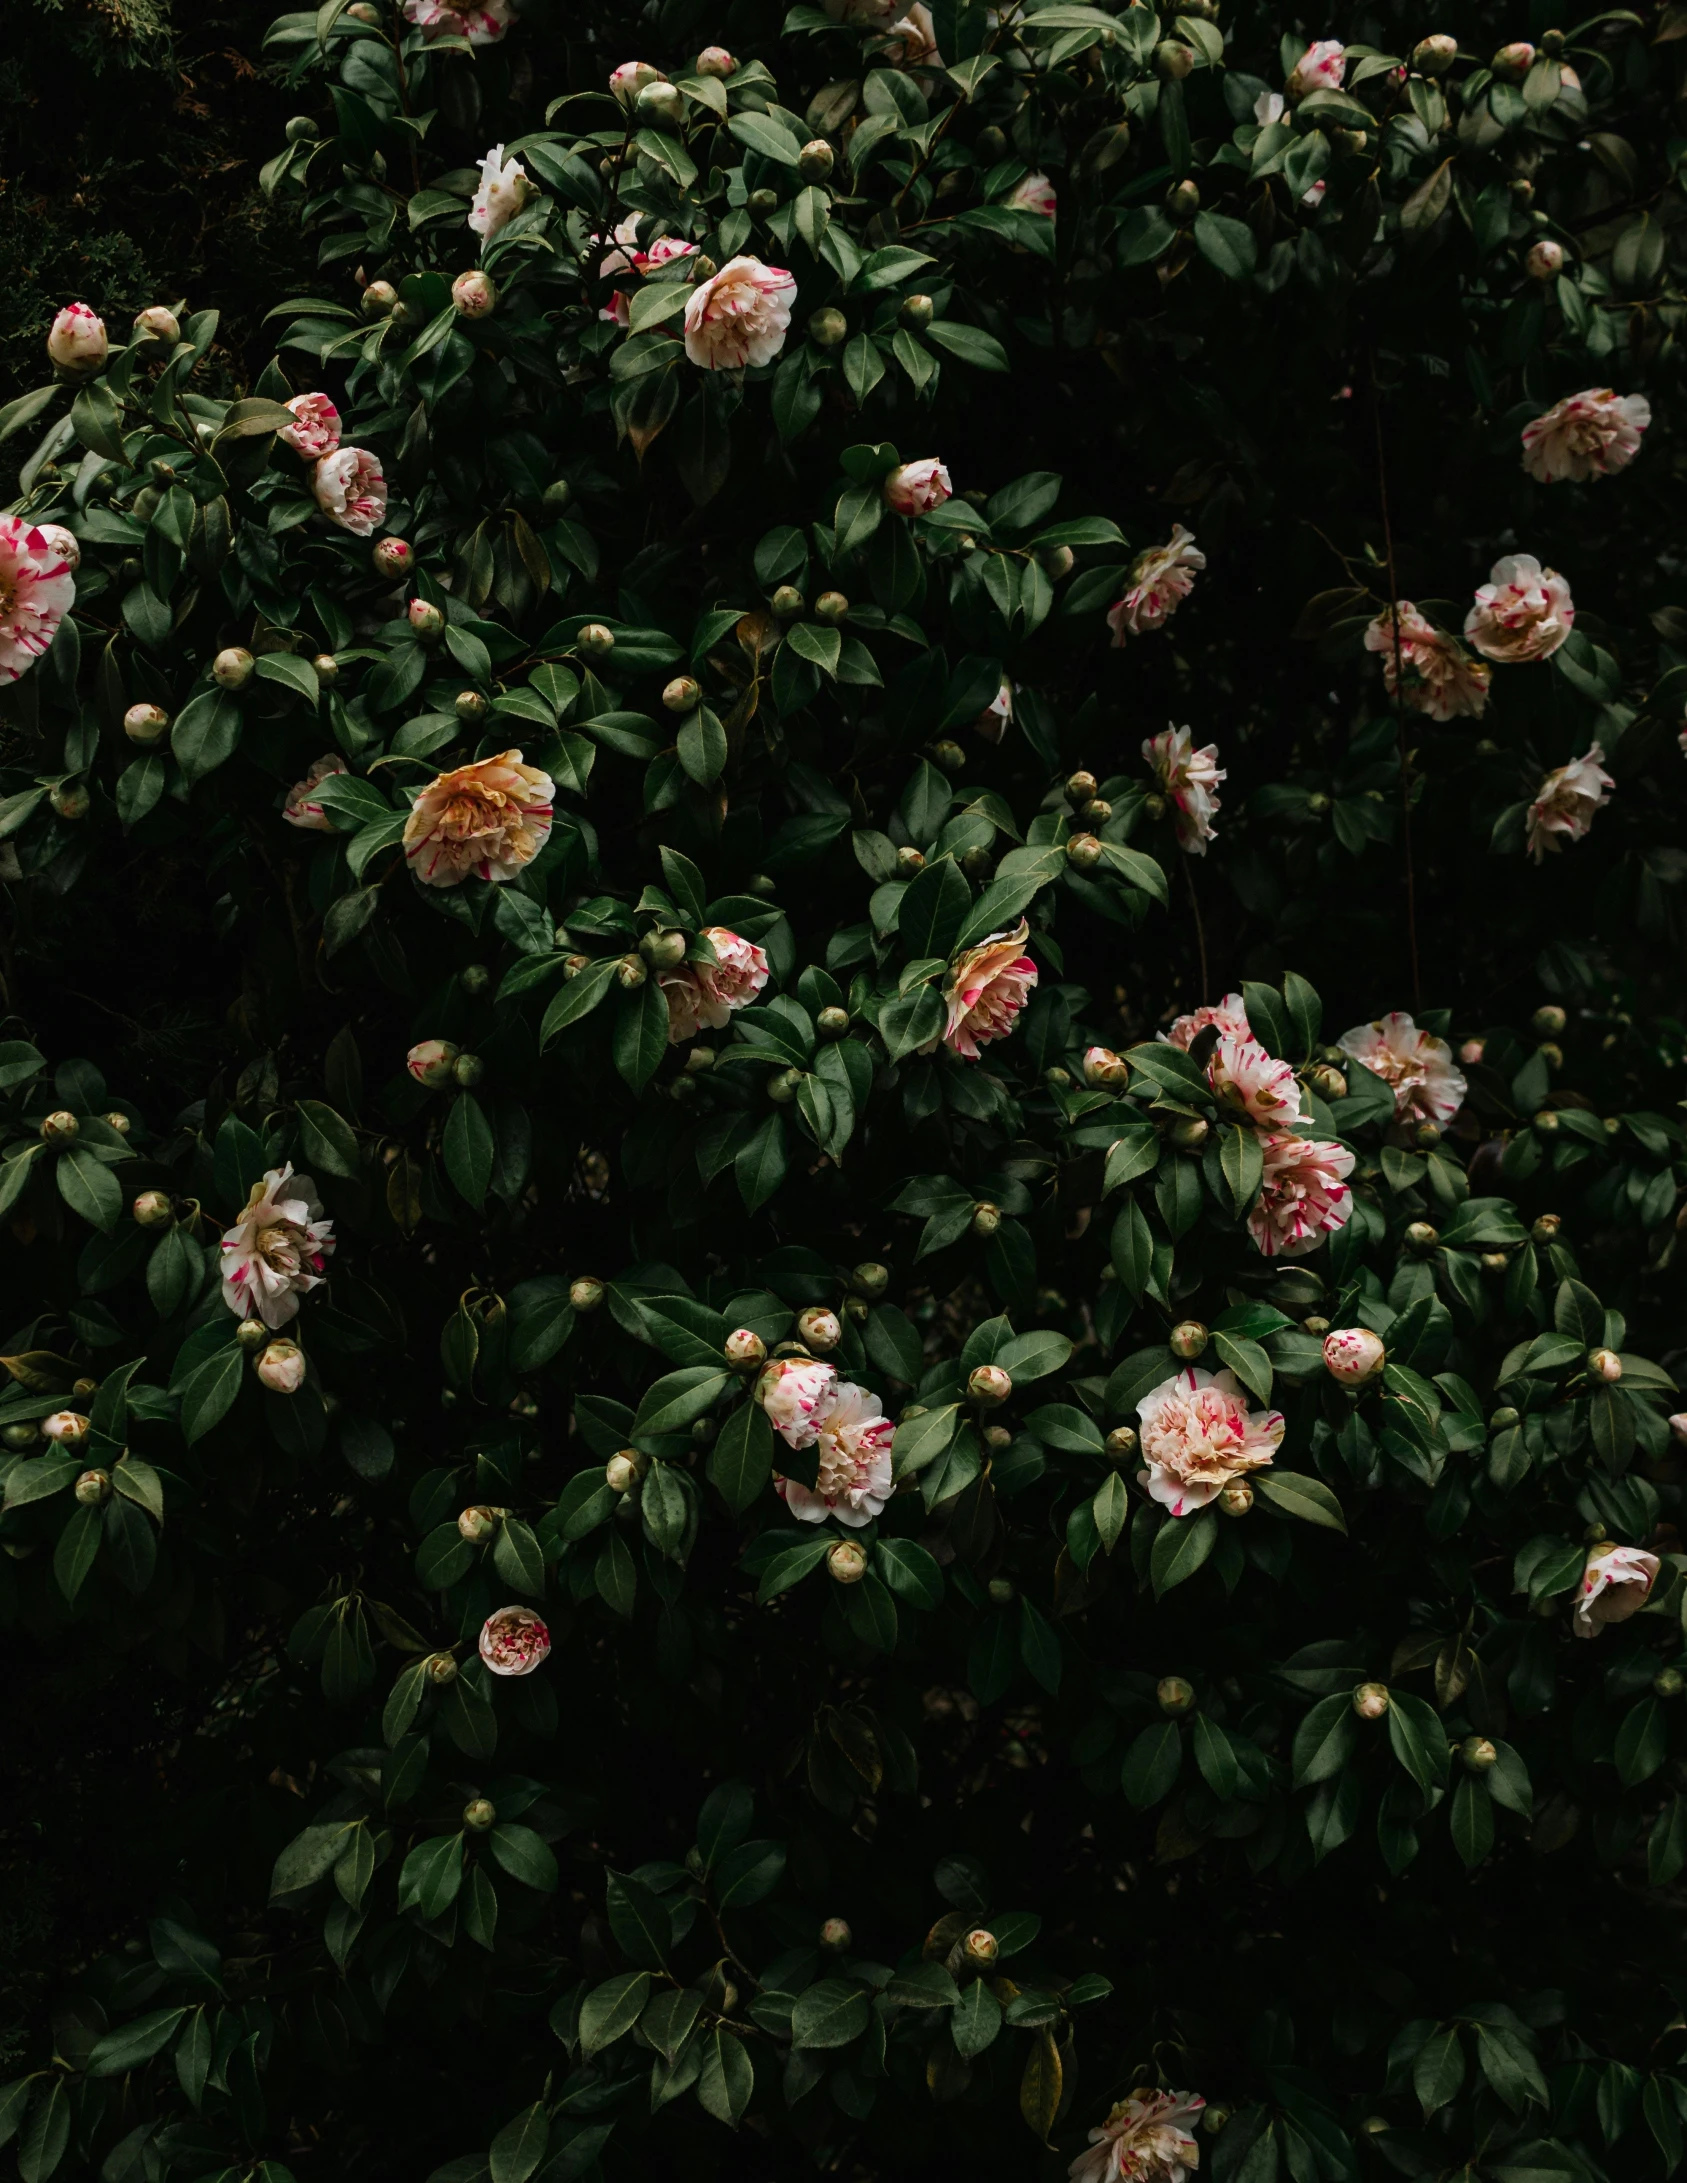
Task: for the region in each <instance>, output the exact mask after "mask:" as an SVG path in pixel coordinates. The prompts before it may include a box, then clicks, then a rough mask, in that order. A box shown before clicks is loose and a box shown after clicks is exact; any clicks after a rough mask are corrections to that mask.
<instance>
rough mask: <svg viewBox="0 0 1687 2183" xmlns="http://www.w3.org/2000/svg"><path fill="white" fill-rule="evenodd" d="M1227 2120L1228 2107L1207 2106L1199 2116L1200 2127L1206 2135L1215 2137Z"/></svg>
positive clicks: (1228, 2115) (1228, 2117)
mask: <svg viewBox="0 0 1687 2183" xmlns="http://www.w3.org/2000/svg"><path fill="white" fill-rule="evenodd" d="M1229 2120H1230V2110H1229V2108H1228V2107H1212V2106H1209V2107H1208V2108H1207V2110H1206V2112H1205V2113H1204V2114H1203V2115H1202V2117H1201V2128H1202V2130H1203V2131H1204V2132H1205V2134H1206V2135H1207V2136H1208V2137H1210V2138H1215V2137H1217V2135H1218V2133H1219V2132H1220V2131H1221V2130H1222V2129H1223V2128H1224V2126H1225V2124H1226V2123H1227V2122H1228V2121H1229Z"/></svg>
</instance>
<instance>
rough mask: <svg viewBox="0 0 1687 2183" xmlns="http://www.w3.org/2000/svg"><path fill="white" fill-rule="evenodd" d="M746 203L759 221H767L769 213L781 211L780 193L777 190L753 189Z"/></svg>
mask: <svg viewBox="0 0 1687 2183" xmlns="http://www.w3.org/2000/svg"><path fill="white" fill-rule="evenodd" d="M746 203H747V204H748V205H749V207H750V210H751V211H752V212H753V213H755V214H756V216H757V218H758V219H765V217H766V216H767V214H768V213H770V212H777V211H778V210H779V192H778V191H777V190H775V189H753V190H751V192H750V194H749V197H748V198H747V199H746Z"/></svg>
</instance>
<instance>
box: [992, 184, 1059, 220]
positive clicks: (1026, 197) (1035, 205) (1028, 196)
mask: <svg viewBox="0 0 1687 2183" xmlns="http://www.w3.org/2000/svg"><path fill="white" fill-rule="evenodd" d="M1002 202H1003V204H1005V205H1006V207H1007V209H1008V210H1009V212H1034V213H1036V215H1037V216H1038V218H1039V219H1043V220H1052V219H1053V218H1054V216H1055V209H1056V205H1057V202H1058V200H1057V199H1056V197H1055V193H1054V184H1053V183H1052V182H1051V181H1050V180H1049V178H1048V176H1047V175H1046V174H1028V175H1026V177H1025V179H1024V180H1023V181H1022V182H1016V183H1015V184H1014V185H1013V187H1012V189H1010V190H1009V191H1008V193H1007V195H1006V197H1004V198H1003V199H1002Z"/></svg>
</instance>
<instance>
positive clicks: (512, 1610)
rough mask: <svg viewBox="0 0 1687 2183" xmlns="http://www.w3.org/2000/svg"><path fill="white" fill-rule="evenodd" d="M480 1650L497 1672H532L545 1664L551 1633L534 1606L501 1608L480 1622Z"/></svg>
mask: <svg viewBox="0 0 1687 2183" xmlns="http://www.w3.org/2000/svg"><path fill="white" fill-rule="evenodd" d="M477 1649H478V1651H479V1653H480V1657H481V1659H482V1660H483V1661H484V1662H485V1663H486V1665H487V1666H488V1667H489V1668H490V1669H491V1670H492V1673H493V1674H494V1675H531V1674H532V1673H533V1670H534V1669H535V1668H536V1667H541V1666H542V1665H543V1664H544V1660H545V1656H546V1655H547V1654H548V1653H549V1651H550V1649H551V1633H550V1631H549V1630H547V1629H546V1627H545V1625H544V1621H543V1619H542V1618H541V1617H540V1616H539V1615H537V1614H535V1613H534V1611H533V1609H532V1608H531V1607H500V1608H499V1609H498V1610H497V1612H496V1613H495V1614H489V1615H488V1616H487V1618H486V1620H485V1621H484V1622H483V1623H482V1624H481V1626H480V1643H479V1646H478V1648H477Z"/></svg>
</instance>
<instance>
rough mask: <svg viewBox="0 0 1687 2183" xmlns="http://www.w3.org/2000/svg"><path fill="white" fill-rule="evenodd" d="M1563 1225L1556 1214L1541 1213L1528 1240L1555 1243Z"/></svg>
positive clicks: (1530, 1231)
mask: <svg viewBox="0 0 1687 2183" xmlns="http://www.w3.org/2000/svg"><path fill="white" fill-rule="evenodd" d="M1537 1119H1538V1117H1537ZM1563 1225H1564V1222H1563V1220H1562V1219H1561V1217H1560V1216H1559V1215H1558V1214H1557V1213H1542V1214H1541V1215H1540V1216H1539V1218H1538V1219H1537V1220H1536V1221H1535V1223H1534V1225H1533V1226H1532V1227H1531V1228H1530V1230H1529V1235H1530V1239H1531V1241H1533V1242H1535V1243H1556V1242H1557V1241H1558V1235H1559V1231H1560V1229H1561V1228H1562V1227H1563Z"/></svg>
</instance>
